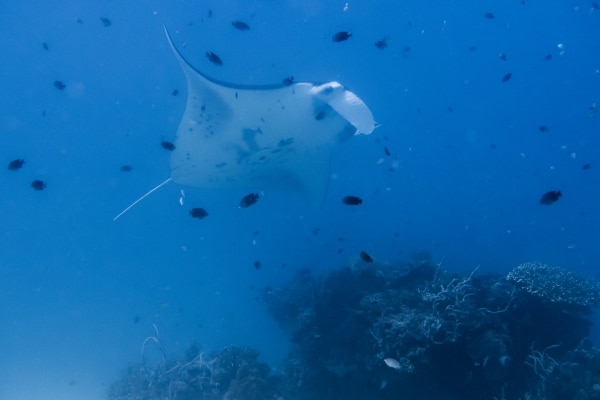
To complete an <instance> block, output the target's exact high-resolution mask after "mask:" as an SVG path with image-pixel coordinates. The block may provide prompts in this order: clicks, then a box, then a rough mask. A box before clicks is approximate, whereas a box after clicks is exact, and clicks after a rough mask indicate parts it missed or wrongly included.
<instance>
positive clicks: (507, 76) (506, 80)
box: [502, 72, 512, 82]
mask: <svg viewBox="0 0 600 400" xmlns="http://www.w3.org/2000/svg"><path fill="white" fill-rule="evenodd" d="M510 78H512V73H510V72H509V73H508V74H506V75H504V76H503V77H502V82H508V81H509V80H510Z"/></svg>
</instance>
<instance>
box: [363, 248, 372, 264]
mask: <svg viewBox="0 0 600 400" xmlns="http://www.w3.org/2000/svg"><path fill="white" fill-rule="evenodd" d="M360 259H361V260H363V261H364V262H366V263H372V262H373V261H374V260H373V257H371V256H370V255H369V254H368V253H367V252H365V251H361V252H360Z"/></svg>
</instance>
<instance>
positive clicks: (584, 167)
mask: <svg viewBox="0 0 600 400" xmlns="http://www.w3.org/2000/svg"><path fill="white" fill-rule="evenodd" d="M591 167H592V166H591V165H590V164H583V167H581V169H583V170H584V171H587V170H588V169H590V168H591Z"/></svg>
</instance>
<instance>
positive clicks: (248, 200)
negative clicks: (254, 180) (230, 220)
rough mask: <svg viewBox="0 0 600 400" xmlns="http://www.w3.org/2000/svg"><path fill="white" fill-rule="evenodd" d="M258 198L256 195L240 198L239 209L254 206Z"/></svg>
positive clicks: (251, 194)
mask: <svg viewBox="0 0 600 400" xmlns="http://www.w3.org/2000/svg"><path fill="white" fill-rule="evenodd" d="M259 198H260V196H259V195H258V193H250V194H247V195H245V196H244V197H242V200H240V208H247V207H250V206H251V205H253V204H255V203H256V202H257V201H258V199H259Z"/></svg>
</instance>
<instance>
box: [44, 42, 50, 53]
mask: <svg viewBox="0 0 600 400" xmlns="http://www.w3.org/2000/svg"><path fill="white" fill-rule="evenodd" d="M42 47H43V48H44V50H46V51H48V50H50V48H49V47H48V43H46V42H44V43H42Z"/></svg>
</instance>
